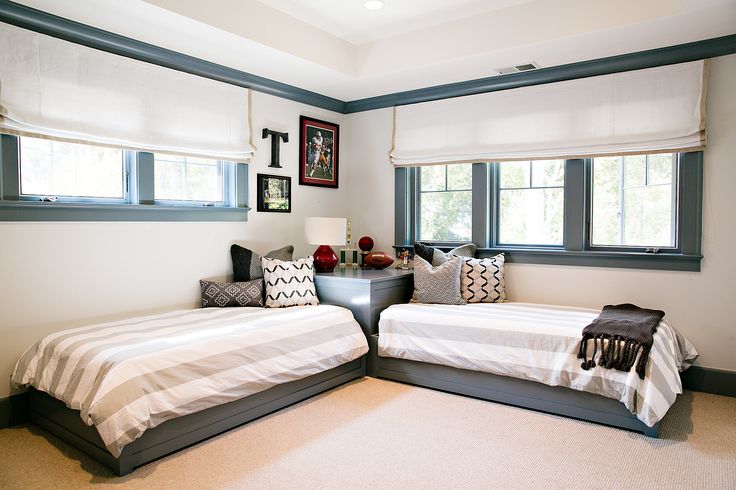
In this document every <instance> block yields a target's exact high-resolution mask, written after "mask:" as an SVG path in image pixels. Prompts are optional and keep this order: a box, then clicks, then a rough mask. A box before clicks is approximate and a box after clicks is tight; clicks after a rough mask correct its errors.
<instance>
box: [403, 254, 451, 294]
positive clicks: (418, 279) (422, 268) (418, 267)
mask: <svg viewBox="0 0 736 490" xmlns="http://www.w3.org/2000/svg"><path fill="white" fill-rule="evenodd" d="M462 265H463V264H462V259H461V258H460V257H451V258H450V260H448V261H447V262H445V263H444V264H442V265H439V266H437V267H432V264H430V263H429V262H427V261H426V260H424V259H423V258H422V257H421V256H419V255H417V256H415V257H414V296H413V298H412V301H414V302H415V303H436V304H443V305H461V304H463V298H462V296H461V295H460V271H461V269H462Z"/></svg>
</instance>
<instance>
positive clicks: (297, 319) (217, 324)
mask: <svg viewBox="0 0 736 490" xmlns="http://www.w3.org/2000/svg"><path fill="white" fill-rule="evenodd" d="M367 351H368V345H367V343H366V340H365V336H364V334H363V332H362V331H361V329H360V326H359V325H358V324H357V323H356V321H355V319H354V318H353V315H352V313H351V312H350V311H349V310H346V309H344V308H339V307H336V306H326V305H321V306H304V307H294V308H283V309H267V308H222V309H221V308H203V309H197V310H182V311H174V312H170V313H165V314H160V315H153V316H146V317H140V318H133V319H129V320H125V321H119V322H112V323H104V324H99V325H93V326H88V327H82V328H75V329H71V330H64V331H61V332H57V333H54V334H51V335H48V336H46V337H44V338H43V339H41V340H40V341H38V342H37V343H36V344H35V345H33V346H32V347H31V348H30V349H28V350H27V351H26V352H25V354H23V356H22V357H21V358H20V360H19V361H18V363H17V365H16V367H15V371H14V373H13V376H12V381H13V383H14V384H15V385H16V386H19V387H25V386H34V387H35V388H37V389H39V390H41V391H45V392H47V393H49V394H50V395H52V396H54V397H55V398H58V399H59V400H62V401H63V402H64V403H66V405H67V406H68V407H69V408H72V409H75V410H80V412H81V416H82V420H84V422H85V423H86V424H88V425H93V424H94V425H95V427H96V428H97V431H98V432H99V434H100V437H101V438H102V440H103V442H104V443H105V445H106V446H107V448H108V450H109V451H110V453H111V454H112V455H113V456H115V457H118V456H119V455H120V453H121V451H122V448H123V447H124V446H125V445H126V444H128V443H130V442H131V441H133V440H135V439H136V438H138V437H140V436H141V434H143V432H144V431H145V430H146V429H148V428H152V427H155V426H157V425H159V424H161V423H163V422H164V421H166V420H169V419H172V418H175V417H180V416H182V415H187V414H190V413H193V412H197V411H200V410H203V409H205V408H209V407H212V406H215V405H220V404H223V403H226V402H229V401H233V400H237V399H239V398H243V397H245V396H248V395H251V394H254V393H257V392H259V391H263V390H265V389H267V388H270V387H271V386H274V385H277V384H281V383H286V382H289V381H293V380H297V379H301V378H305V377H307V376H310V375H313V374H317V373H320V372H322V371H326V370H328V369H331V368H333V367H336V366H339V365H341V364H344V363H346V362H349V361H352V360H354V359H357V358H358V357H360V356H362V355H363V354H365V353H366V352H367Z"/></svg>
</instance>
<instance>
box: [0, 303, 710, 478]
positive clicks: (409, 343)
mask: <svg viewBox="0 0 736 490" xmlns="http://www.w3.org/2000/svg"><path fill="white" fill-rule="evenodd" d="M597 313H598V312H597V311H594V310H586V309H576V308H560V307H552V306H541V305H530V304H520V303H501V304H475V305H461V306H448V305H421V304H406V305H394V306H391V307H389V308H388V309H386V310H384V312H383V313H382V314H381V320H380V323H379V335H373V336H371V337H370V338H369V339H368V341H369V343H370V344H371V349H370V353H369V356H370V357H371V358H372V361H373V363H374V365H375V366H376V372H377V376H378V377H381V378H386V379H393V380H397V381H402V382H408V383H412V384H417V385H421V386H427V387H431V388H435V389H441V390H445V391H449V392H453V393H460V394H464V395H470V396H475V397H479V398H483V399H488V400H494V401H500V402H503V403H510V404H514V405H519V406H523V407H528V408H533V409H537V410H544V411H548V412H552V413H557V414H561V415H566V416H571V417H576V418H580V419H584V420H590V421H594V422H599V423H605V424H609V425H614V426H617V427H622V428H625V429H629V430H637V431H640V432H643V433H645V434H647V435H650V436H656V435H657V430H658V427H659V421H660V420H661V418H662V417H663V416H664V415H665V413H666V412H667V409H668V408H669V407H670V406H671V405H672V403H674V401H675V398H676V395H677V394H679V393H681V392H682V385H681V383H680V377H679V371H680V370H682V369H684V368H686V367H687V366H688V365H689V364H690V363H691V362H692V360H693V359H694V358H695V357H696V356H697V353H696V352H695V350H694V349H693V348H692V345H690V343H689V342H687V340H685V339H683V338H682V337H679V336H678V334H677V333H676V332H675V331H674V330H673V329H672V328H671V327H670V326H669V325H668V324H667V323H666V322H662V323H661V324H660V326H659V329H658V330H657V332H656V334H655V342H654V347H653V349H652V352H651V359H650V362H649V363H648V366H647V373H646V376H645V379H643V380H640V379H639V378H638V376H637V375H636V373H634V372H621V371H615V370H609V369H602V368H596V369H593V370H590V371H583V370H581V369H580V361H579V360H578V359H577V358H576V354H577V345H578V344H579V340H580V334H581V331H582V328H583V327H584V326H585V325H586V324H587V323H589V322H590V320H592V319H593V318H595V316H596V315H597ZM368 351H369V348H368V343H367V342H366V338H365V335H364V334H363V331H362V330H361V327H360V325H359V324H358V323H357V322H356V321H355V319H354V318H353V315H352V313H351V312H350V311H349V310H347V309H344V308H341V307H337V306H328V305H320V306H306V307H296V308H283V309H268V308H222V309H220V308H205V309H197V310H183V311H176V312H171V313H166V314H161V315H153V316H148V317H142V318H135V319H129V320H125V321H120V322H112V323H106V324H101V325H95V326H89V327H82V328H77V329H72V330H65V331H61V332H57V333H54V334H51V335H49V336H47V337H45V338H43V339H41V340H40V341H39V342H37V343H36V344H35V345H34V346H32V347H31V348H30V349H29V350H28V351H27V352H26V353H25V354H24V355H23V356H22V357H21V359H20V360H19V361H18V364H17V366H16V370H15V372H14V375H13V382H14V383H15V384H17V385H18V386H29V387H31V388H32V392H31V420H32V421H33V422H35V423H36V424H38V425H40V426H42V427H44V428H46V429H48V430H49V431H50V432H52V433H54V434H56V435H58V436H60V437H61V438H62V439H65V440H67V441H68V442H70V443H72V444H73V445H75V446H77V447H79V448H80V449H82V450H83V451H85V452H87V453H88V454H90V455H92V456H93V457H94V458H96V459H97V460H99V461H100V462H102V463H103V464H105V465H107V466H109V467H110V468H112V469H113V471H115V472H116V473H117V474H118V475H123V474H126V473H128V472H130V471H132V470H133V469H134V468H135V467H137V466H140V465H142V464H145V463H147V462H149V461H152V460H154V459H156V458H159V457H161V456H163V455H166V454H169V453H171V452H173V451H176V450H178V449H181V448H183V447H186V446H188V445H191V444H193V443H196V442H198V441H201V440H203V439H205V438H207V437H210V436H212V435H215V434H218V433H221V432H223V431H226V430H228V429H230V428H232V427H236V426H238V425H240V424H243V423H245V422H247V421H250V420H253V419H255V418H257V417H260V416H262V415H265V414H267V413H270V412H272V411H275V410H278V409H280V408H283V407H285V406H287V405H290V404H292V403H295V402H298V401H301V400H304V399H306V398H308V397H310V396H313V395H315V394H317V393H319V392H321V391H325V390H327V389H330V388H332V387H335V386H338V385H339V384H342V383H345V382H348V381H350V380H353V379H356V378H359V377H361V376H364V375H365V374H366V356H365V354H366V353H368ZM621 402H623V403H621Z"/></svg>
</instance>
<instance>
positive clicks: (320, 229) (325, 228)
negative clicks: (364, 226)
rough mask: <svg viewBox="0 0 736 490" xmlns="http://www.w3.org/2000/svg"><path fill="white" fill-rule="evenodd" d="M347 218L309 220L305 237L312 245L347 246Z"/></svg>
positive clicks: (306, 224) (307, 220) (305, 225)
mask: <svg viewBox="0 0 736 490" xmlns="http://www.w3.org/2000/svg"><path fill="white" fill-rule="evenodd" d="M347 230H348V219H347V218H307V219H306V220H305V222H304V235H305V236H306V238H307V243H310V244H312V245H345V237H346V234H347Z"/></svg>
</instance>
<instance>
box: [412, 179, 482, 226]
mask: <svg viewBox="0 0 736 490" xmlns="http://www.w3.org/2000/svg"><path fill="white" fill-rule="evenodd" d="M417 171H418V172H419V179H421V192H420V193H419V204H418V207H419V209H418V211H419V216H420V220H419V223H418V224H419V230H418V231H419V237H418V239H419V240H431V241H469V240H471V238H472V207H473V193H472V190H471V189H472V187H473V185H472V184H473V165H472V164H454V165H433V166H428V167H420V168H419V169H417Z"/></svg>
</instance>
